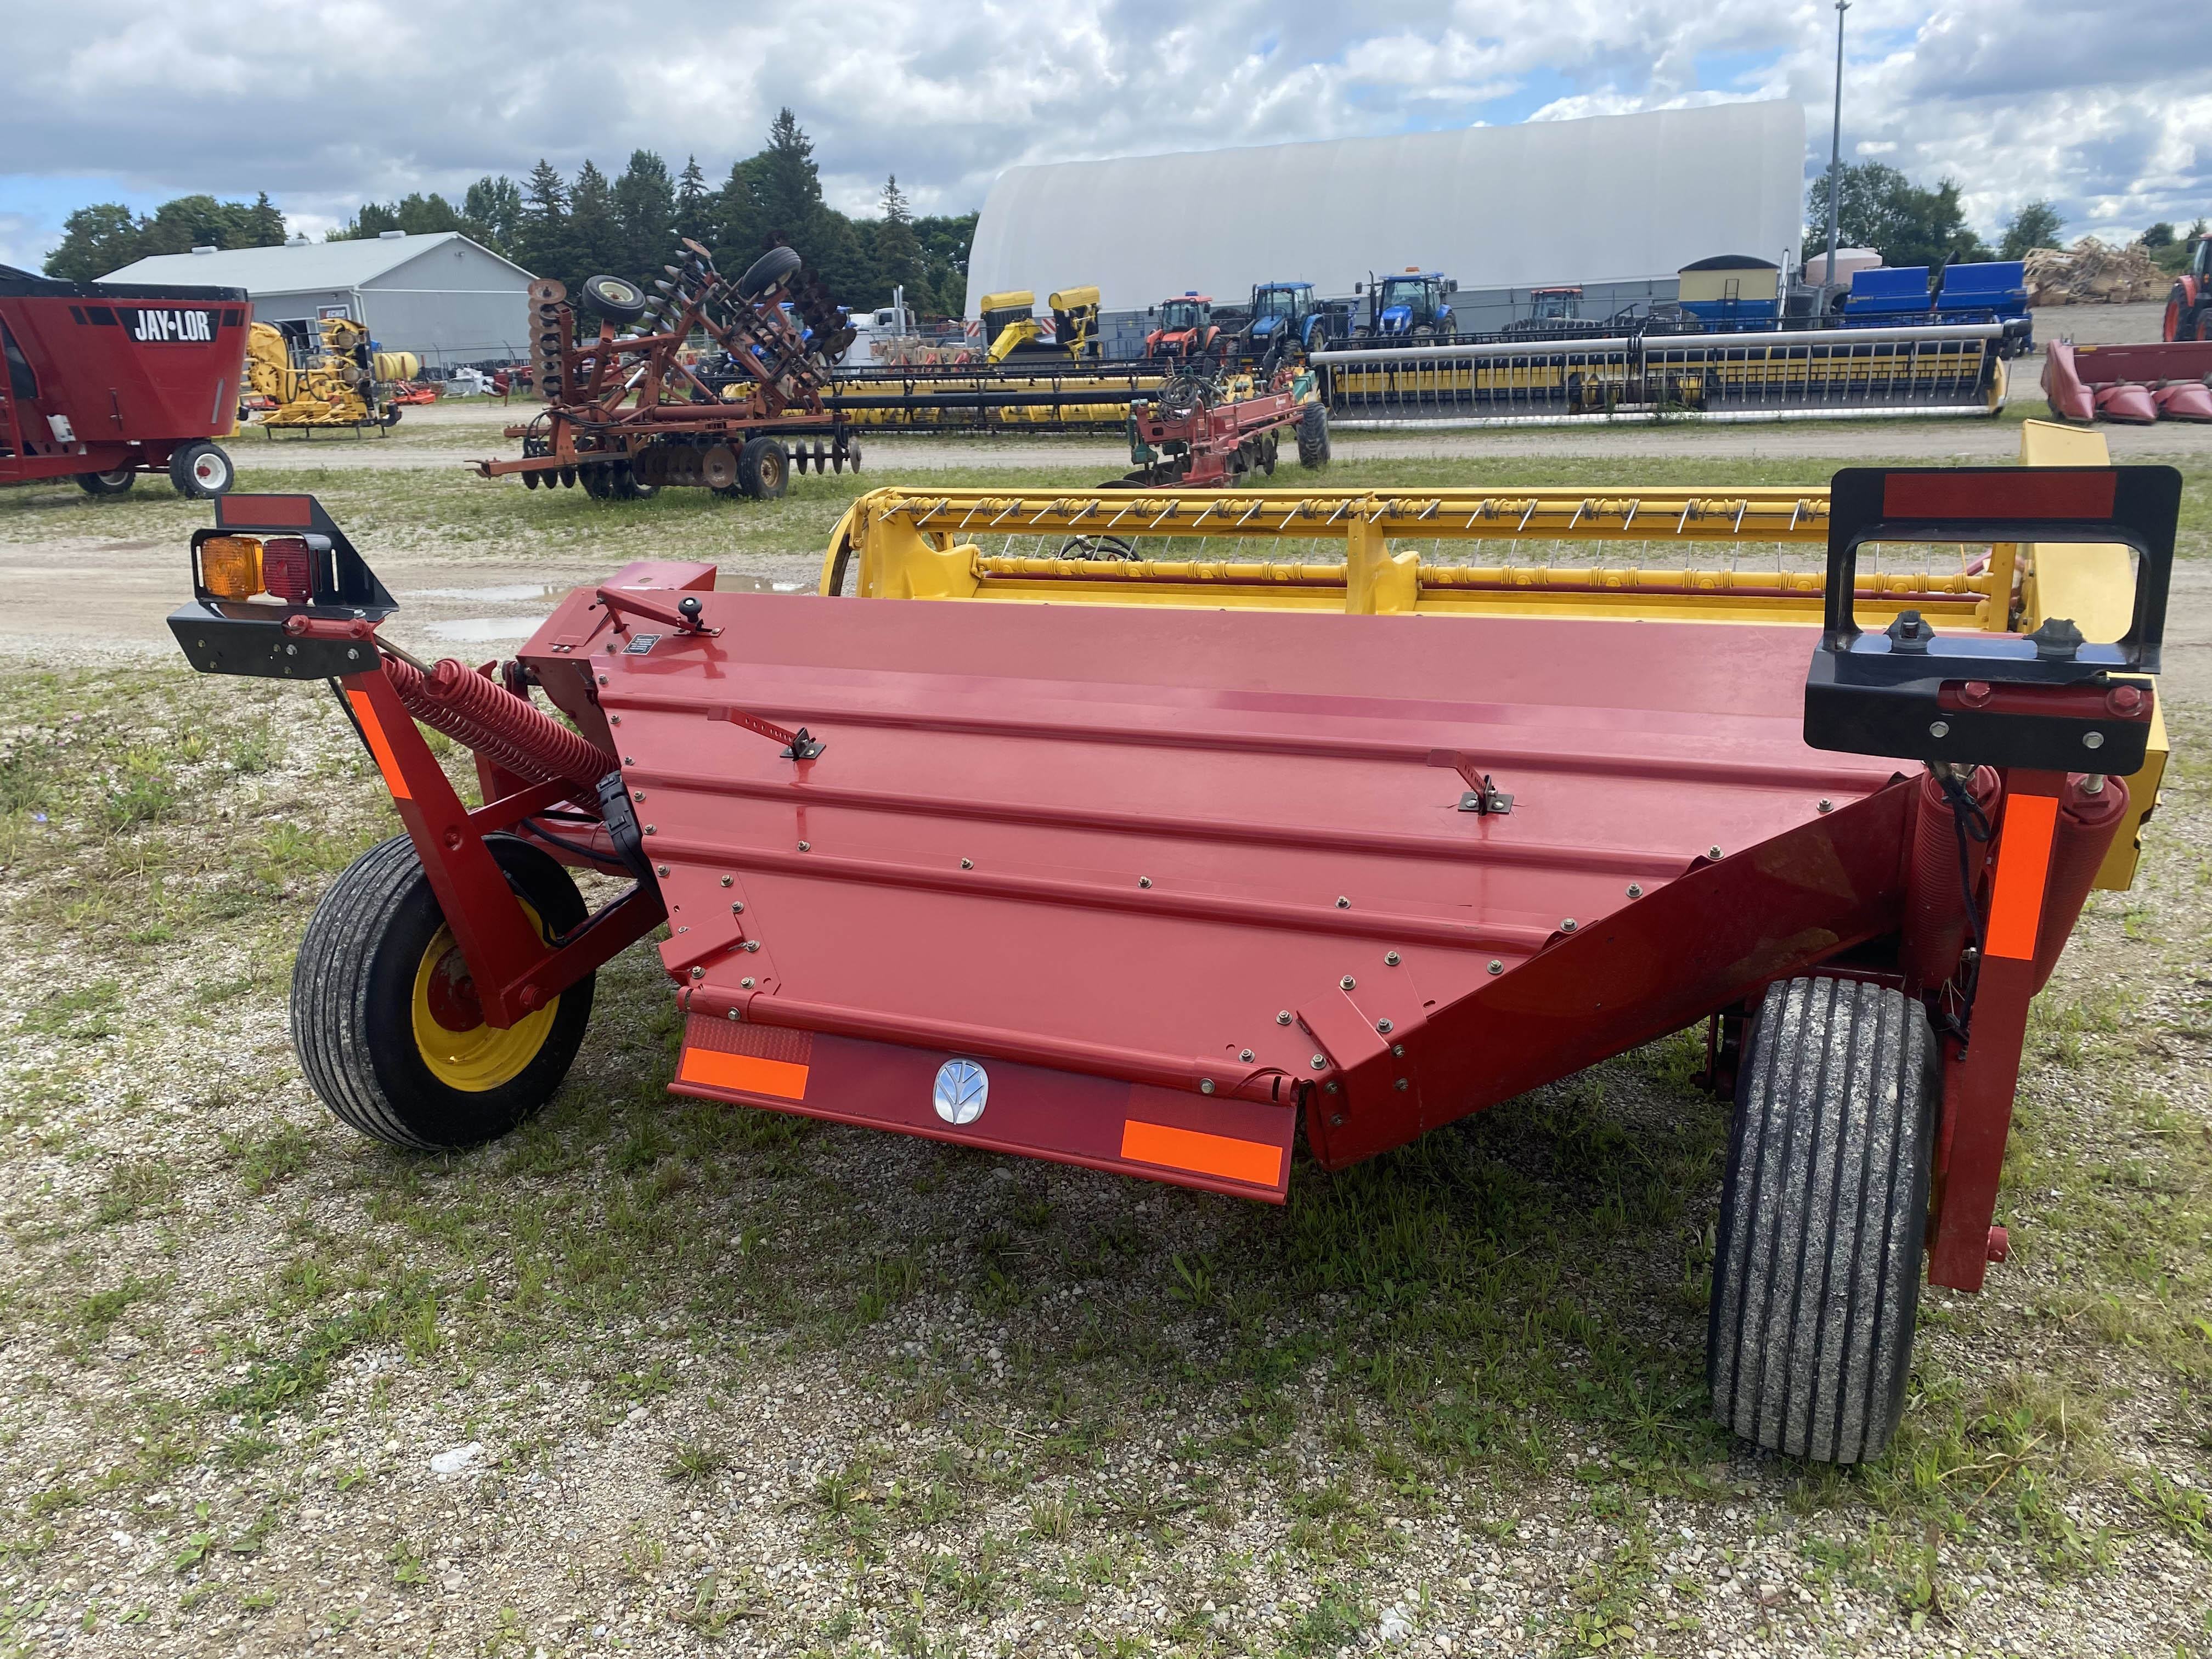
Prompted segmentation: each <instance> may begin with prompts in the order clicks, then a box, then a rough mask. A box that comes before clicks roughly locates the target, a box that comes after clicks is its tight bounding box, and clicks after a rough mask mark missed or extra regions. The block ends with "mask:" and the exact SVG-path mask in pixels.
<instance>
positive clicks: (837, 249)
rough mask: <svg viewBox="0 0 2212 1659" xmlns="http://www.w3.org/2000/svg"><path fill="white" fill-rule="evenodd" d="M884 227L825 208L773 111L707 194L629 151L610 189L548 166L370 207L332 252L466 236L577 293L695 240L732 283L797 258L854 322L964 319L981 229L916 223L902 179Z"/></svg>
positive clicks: (635, 274) (788, 117) (697, 176)
mask: <svg viewBox="0 0 2212 1659" xmlns="http://www.w3.org/2000/svg"><path fill="white" fill-rule="evenodd" d="M877 199H878V205H879V208H880V213H879V216H878V217H875V218H872V219H854V218H848V216H846V215H844V214H842V213H840V212H839V211H838V210H836V208H833V207H831V206H829V204H827V203H826V202H824V201H823V199H822V181H821V177H820V173H819V170H818V168H817V166H816V163H815V161H814V144H813V141H812V140H811V139H810V138H808V137H807V136H806V134H805V131H804V130H802V129H801V128H800V126H799V120H798V118H797V117H796V116H794V115H793V113H792V112H791V111H789V110H788V109H785V110H781V111H779V112H777V114H776V118H775V121H774V122H773V123H772V124H771V125H770V126H769V136H768V143H767V144H766V145H765V146H764V147H763V149H760V150H759V151H758V152H757V153H756V154H754V155H749V156H746V157H744V159H743V160H741V161H737V162H735V163H733V164H732V166H731V167H730V171H729V173H728V176H727V177H726V178H725V179H723V180H722V181H721V183H720V184H719V185H714V184H711V183H710V182H709V181H708V177H707V174H706V173H705V172H704V171H703V170H702V168H701V167H700V166H699V158H698V157H697V156H696V155H693V156H689V157H686V158H685V161H684V167H683V168H682V170H681V171H679V172H678V173H673V174H671V173H670V171H669V168H668V164H667V162H666V161H664V160H663V159H662V158H661V157H660V155H658V154H657V153H655V152H654V151H653V150H649V149H640V150H634V151H632V152H631V154H630V158H629V165H628V166H626V167H623V170H622V172H621V173H617V175H615V176H614V177H613V178H611V179H610V178H609V177H608V176H607V175H606V173H605V172H603V171H602V170H601V169H600V168H599V166H598V165H597V164H596V163H594V162H592V161H588V160H587V161H585V162H584V164H583V166H582V167H579V168H578V169H577V170H576V174H575V176H574V178H573V179H570V178H566V177H563V176H562V173H561V172H560V171H559V169H557V168H556V167H554V166H553V165H552V164H551V163H550V162H548V161H539V162H538V165H537V166H536V167H533V168H532V169H531V172H530V175H529V177H528V178H526V179H524V180H523V181H522V182H521V183H520V184H517V183H516V182H515V181H514V180H513V179H508V178H504V177H501V178H484V179H478V180H477V182H476V183H475V184H473V185H470V186H469V188H468V190H467V191H466V192H465V194H464V195H463V197H462V198H461V202H460V205H459V207H455V206H454V205H453V204H451V203H449V202H447V200H446V199H445V198H444V197H440V196H435V195H432V196H421V195H415V196H409V197H405V198H404V199H403V200H400V201H398V202H393V203H390V204H384V203H377V202H368V203H364V204H362V210H361V211H360V212H359V213H358V214H356V215H355V216H354V217H353V218H352V219H351V220H350V221H349V222H348V223H347V224H346V225H345V226H344V227H343V228H342V229H340V230H337V231H334V232H332V233H331V234H332V237H333V239H334V240H335V239H338V238H344V237H367V236H374V235H376V234H379V233H380V232H381V231H386V230H404V231H407V232H410V234H411V233H418V232H427V231H438V230H458V231H461V232H463V233H464V234H466V235H468V236H469V237H471V239H473V240H477V241H479V242H482V243H483V245H484V246H487V247H489V248H492V249H494V250H495V251H496V252H500V253H503V254H505V255H506V256H507V258H511V259H513V261H514V262H515V263H516V264H520V265H522V266H524V267H525V268H526V269H527V270H530V271H531V272H532V273H533V274H534V275H537V276H556V277H558V278H559V279H560V280H561V281H562V282H563V283H567V284H568V290H569V292H570V293H572V294H574V293H575V292H577V291H578V290H579V289H580V288H581V287H582V285H583V282H584V279H585V278H586V276H598V275H600V274H602V273H605V274H606V275H609V276H628V277H630V278H632V279H638V278H644V279H648V280H649V279H651V278H653V277H656V276H659V275H660V274H661V267H662V266H664V265H665V264H669V263H671V261H672V260H673V258H674V257H675V250H676V245H677V243H678V240H682V239H685V238H688V239H690V240H693V241H696V242H698V243H699V244H700V245H701V246H704V247H708V248H710V249H712V250H713V251H714V263H715V264H716V265H717V267H719V268H720V270H721V271H722V272H723V274H724V275H726V276H737V275H738V273H739V272H741V271H742V270H744V268H745V267H746V266H747V265H749V264H751V263H752V262H753V260H755V259H756V258H759V257H760V255H761V254H762V252H764V251H765V250H766V249H768V248H769V246H773V245H774V244H775V243H776V242H779V241H781V242H783V243H786V244H787V245H788V246H791V247H793V248H795V249H797V250H798V252H799V257H800V258H802V259H804V260H805V262H806V265H807V268H808V269H809V270H811V271H812V272H813V273H814V274H815V275H816V276H818V277H819V278H820V279H821V280H822V282H823V284H824V286H826V287H827V288H828V289H829V292H830V293H831V295H834V296H835V297H836V301H837V303H838V304H840V305H845V306H851V307H854V309H856V310H860V309H872V308H873V307H877V306H880V305H888V304H889V303H890V297H891V290H892V289H894V288H900V287H902V288H904V289H905V290H906V298H907V303H908V306H909V307H912V308H913V309H914V310H915V311H917V312H922V313H932V314H940V315H946V316H953V317H957V316H958V315H960V313H961V312H962V309H963V307H965V305H966V304H967V297H968V246H969V242H970V241H971V240H973V238H974V236H975V215H974V214H972V213H968V214H962V215H959V216H957V217H916V216H915V214H914V213H913V211H912V210H910V209H909V207H908V204H907V199H906V195H905V193H904V192H903V191H901V190H900V189H899V184H898V178H897V175H896V174H893V175H892V176H891V177H890V179H887V180H885V181H884V188H883V191H882V192H881V194H880V195H879V196H878V198H877Z"/></svg>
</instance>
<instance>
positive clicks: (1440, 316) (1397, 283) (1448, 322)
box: [1371, 265, 1459, 334]
mask: <svg viewBox="0 0 2212 1659" xmlns="http://www.w3.org/2000/svg"><path fill="white" fill-rule="evenodd" d="M1458 291H1459V284H1458V283H1455V282H1454V281H1453V280H1452V279H1451V278H1450V277H1449V276H1444V275H1443V274H1442V273H1441V272H1438V271H1433V270H1419V269H1417V268H1416V267H1414V266H1413V265H1408V266H1407V267H1406V269H1405V270H1403V271H1401V272H1400V273H1399V274H1398V275H1396V276H1385V277H1384V278H1383V280H1382V281H1381V282H1379V283H1376V284H1375V286H1374V289H1373V290H1372V296H1371V297H1372V299H1373V301H1374V307H1375V323H1374V331H1375V332H1376V333H1377V334H1449V333H1450V332H1451V331H1452V311H1451V305H1450V303H1449V296H1450V295H1454V294H1456V293H1457V292H1458Z"/></svg>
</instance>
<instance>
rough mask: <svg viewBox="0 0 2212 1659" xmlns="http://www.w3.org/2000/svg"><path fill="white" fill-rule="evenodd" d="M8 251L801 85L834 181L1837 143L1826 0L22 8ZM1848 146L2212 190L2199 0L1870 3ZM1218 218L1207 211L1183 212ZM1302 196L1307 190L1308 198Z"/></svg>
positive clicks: (755, 138)
mask: <svg viewBox="0 0 2212 1659" xmlns="http://www.w3.org/2000/svg"><path fill="white" fill-rule="evenodd" d="M0 19H4V34H5V37H6V41H7V48H8V50H7V58H8V59H9V62H8V66H7V70H6V82H7V95H6V96H5V97H4V98H0V167H6V168H8V169H9V171H6V172H0V262H5V263H9V264H21V265H28V266H32V267H33V268H35V267H36V265H37V264H38V263H39V261H40V259H42V258H44V256H45V254H46V252H47V251H48V250H50V249H51V248H52V245H53V243H54V241H55V240H57V239H58V235H59V229H60V224H61V221H62V219H63V217H64V216H65V215H66V214H67V213H68V212H69V210H70V209H71V208H73V207H76V206H79V205H81V204H84V203H87V202H93V201H116V200H119V201H125V202H128V203H130V204H132V205H133V206H135V207H138V208H141V209H143V208H147V207H150V206H153V205H155V204H158V203H160V202H161V201H164V200H166V199H167V198H168V197H172V196H176V195H180V194H184V193H186V192H189V191H210V192H212V193H215V194H217V195H220V196H223V197H246V198H248V199H250V198H251V197H252V194H253V192H254V191H258V190H266V191H268V192H269V193H270V196H271V197H274V198H275V199H276V202H277V204H278V205H279V206H281V207H282V208H283V210H284V211H285V213H286V214H287V216H289V218H290V219H291V221H292V222H293V223H294V225H295V227H297V228H304V229H306V230H307V231H309V232H310V233H311V234H319V232H320V231H321V230H322V229H323V228H325V227H326V226H328V225H330V224H331V223H333V222H337V221H338V220H341V219H343V218H345V217H346V216H349V214H350V213H351V211H352V210H353V209H354V208H355V207H356V205H357V204H359V203H360V202H361V201H362V199H363V198H364V197H370V198H390V197H397V196H400V195H404V194H405V193H406V192H407V191H411V190H422V191H431V190H437V191H444V192H446V193H447V195H448V196H450V197H453V198H455V199H458V198H459V193H460V191H462V190H463V189H464V188H465V186H466V185H467V184H468V183H469V181H470V180H471V179H475V178H477V177H478V176H479V175H481V174H483V173H509V174H513V175H514V176H516V177H518V178H519V177H520V175H521V174H522V173H525V172H526V170H527V169H528V168H529V167H530V166H531V165H532V163H533V162H534V161H537V160H538V158H539V157H540V156H544V157H547V158H549V159H550V160H551V161H554V162H555V163H556V165H557V166H559V167H561V168H562V170H563V171H564V172H567V171H573V169H574V167H575V166H576V165H577V164H578V163H579V162H580V161H582V160H583V159H584V158H585V157H586V156H590V157H592V159H594V160H596V161H599V164H600V165H601V166H602V167H606V168H607V169H608V171H610V172H612V171H614V170H616V168H617V167H619V166H620V164H621V162H622V161H623V159H624V158H625V157H627V155H629V152H630V151H631V150H632V149H636V148H639V147H645V148H649V149H658V150H659V151H660V152H661V153H662V154H663V155H666V156H667V157H668V158H669V159H670V162H671V166H679V165H681V163H682V160H683V158H684V155H686V154H690V153H696V155H698V157H699V159H700V161H701V162H702V165H704V166H705V167H707V168H708V172H709V173H711V174H716V175H719V174H720V173H724V172H726V170H727V168H728V166H729V163H730V161H732V158H733V157H735V156H738V155H744V154H747V153H749V152H750V151H751V150H753V149H756V148H757V147H758V144H759V143H760V141H761V137H762V135H763V132H764V131H765V130H766V128H767V125H768V123H769V118H770V117H771V116H772V115H773V114H774V113H775V109H776V107H777V106H779V105H782V104H788V105H790V106H792V107H793V109H795V110H796V111H798V112H799V118H800V120H801V122H802V123H803V124H804V125H805V128H806V129H807V131H809V132H810V133H811V135H812V136H813V138H814V140H815V148H816V155H817V160H818V161H820V162H821V164H822V170H823V183H824V185H825V188H826V189H827V190H828V191H829V196H830V198H831V199H832V201H833V202H835V203H836V204H838V205H840V206H842V207H845V208H847V209H848V210H866V208H867V207H868V206H869V205H870V204H872V198H873V197H874V194H875V191H877V189H878V187H879V186H880V185H881V183H882V180H883V178H884V174H886V173H892V172H896V173H897V174H898V176H899V179H900V182H901V184H902V185H903V186H905V187H906V189H907V190H908V193H909V194H910V195H911V196H912V197H913V199H914V200H915V204H917V206H918V207H920V208H921V210H924V211H929V210H938V211H945V212H963V211H966V210H969V209H972V208H975V207H977V206H980V205H981V202H982V199H983V196H984V193H985V191H987V189H988V187H989V185H990V181H991V179H992V177H993V176H994V174H995V173H997V172H998V171H999V170H1000V168H1001V167H1007V166H1010V165H1012V164H1014V163H1018V162H1024V161H1061V160H1071V159H1077V158H1082V157H1091V156H1109V155H1139V154H1156V153H1159V152H1164V151H1172V150H1181V149H1210V148H1214V147H1218V146H1221V145H1231V144H1258V143H1276V142H1280V141H1283V140H1286V139H1299V138H1322V137H1346V136H1364V135H1373V134H1385V133H1395V132H1404V131H1430V130H1434V129H1438V128H1450V127H1460V126H1467V125H1474V124H1477V123H1490V124H1493V125H1496V124H1502V123H1507V122H1514V121H1526V120H1547V119H1557V118H1570V117H1574V116H1580V115H1591V114H1602V113H1609V112H1616V111H1625V110H1637V109H1651V108H1658V107H1662V106H1668V105H1680V104H1692V103H1711V102H1719V101H1725V100H1736V99H1746V98H1771V97H1791V98H1796V99H1799V100H1802V101H1803V103H1804V104H1805V105H1806V108H1807V114H1808V128H1809V130H1810V131H1811V132H1812V133H1813V134H1814V139H1813V149H1814V152H1815V153H1814V154H1812V155H1808V157H1807V164H1808V174H1809V173H1811V172H1814V171H1817V170H1818V167H1819V166H1820V164H1821V163H1823V162H1824V161H1826V153H1827V143H1828V120H1829V108H1828V99H1829V92H1830V82H1831V76H1832V72H1833V61H1834V60H1833V54H1834V50H1835V36H1834V30H1835V13H1834V11H1833V9H1832V7H1831V6H1830V5H1828V4H1826V3H1823V0H1811V3H1789V0H1784V3H1776V0H1699V3H1691V0H1479V3H1476V0H1458V3H1444V0H1436V3H1431V0H1394V3H1391V4H1389V5H1378V6H1371V7H1370V6H1352V5H1349V4H1345V3H1324V0H1207V3H1205V4H1200V5H1192V4H1190V3H1188V0H1022V3H999V0H992V3H981V4H969V3H962V0H951V3H937V4H920V3H896V0H836V3H835V4H817V5H812V6H808V5H804V4H801V5H792V6H783V7H777V8H774V9H768V8H758V9H756V8H744V9H740V8H737V7H733V6H728V5H701V4H696V3H687V0H655V3H652V4H635V3H629V0H592V3H589V4H576V3H570V0H532V3H522V0H470V3H467V4H465V5H454V6H433V5H428V4H424V3H422V0H415V3H408V4H402V3H398V0H319V3H315V4H312V5H311V4H307V3H290V0H226V3H221V4H209V3H203V0H161V3H159V4H154V3H145V0H71V3H69V4H66V5H61V4H53V3H33V0H0ZM1844 151H1845V154H1846V155H1847V156H1850V157H1851V158H1853V159H1864V158H1869V157H1879V158H1881V160H1883V161H1887V162H1889V163H1890V164H1891V165H1893V166H1895V167H1901V168H1902V169H1904V171H1905V173H1908V174H1909V175H1911V177H1913V178H1914V179H1918V180H1920V181H1922V182H1927V183H1932V182H1933V181H1934V180H1935V179H1936V178H1937V177H1939V176H1942V175H1945V174H1948V175H1950V176H1952V177H1954V178H1956V179H1959V180H1960V183H1961V184H1962V185H1964V186H1965V190H1966V204H1967V208H1968V212H1969V216H1970V217H1971V218H1972V220H1973V222H1975V223H1976V224H1977V225H1978V227H1980V228H1982V229H1983V230H1984V232H1994V231H1995V229H1996V227H1997V225H1998V224H1999V223H2000V222H2002V219H2003V218H2004V216H2006V215H2007V214H2008V213H2009V212H2010V211H2011V210H2012V209H2013V208H2015V206H2017V205H2018V204H2020V203H2021V202H2022V201H2024V200H2026V199H2027V198H2029V197H2034V196H2046V197H2050V198H2051V199H2052V200H2053V201H2055V202H2057V204H2058V205H2059V207H2060V209H2061V210H2062V211H2063V213H2064V215H2065V216H2066V219H2067V221H2068V225H2069V234H2070V235H2078V234H2082V233H2083V232H2089V231H2093V232H2095V233H2096V234H2100V235H2104V236H2106V237H2108V238H2109V237H2111V236H2112V235H2113V234H2120V235H2122V236H2123V237H2124V236H2126V235H2131V234H2134V233H2135V232H2136V231H2137V230H2139V229H2141V228H2142V227H2143V226H2144V225H2146V224H2148V223H2149V222H2152V221H2154V220H2157V219H2170V220H2174V221H2177V222H2183V223H2186V222H2188V221H2189V220H2191V219H2193V218H2195V217H2196V216H2197V215H2199V214H2208V213H2212V11H2208V10H2207V9H2206V8H2205V6H2204V4H2203V0H2108V3H2104V4H2095V3H2083V0H2041V3H2038V4H2033V5H2022V4H2020V3H2017V0H1944V3H1938V4H1935V5H1932V6H1931V5H1929V4H1927V3H1916V0H1857V3H1856V4H1854V5H1853V6H1852V8H1851V10H1850V20H1849V29H1848V49H1847V62H1846V66H1845V76H1844ZM1187 207H1188V210H1191V211H1202V204H1195V203H1194V204H1187ZM1295 208H1296V204H1295V203H1292V202H1286V203H1285V209H1286V210H1292V211H1294V210H1295Z"/></svg>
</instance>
